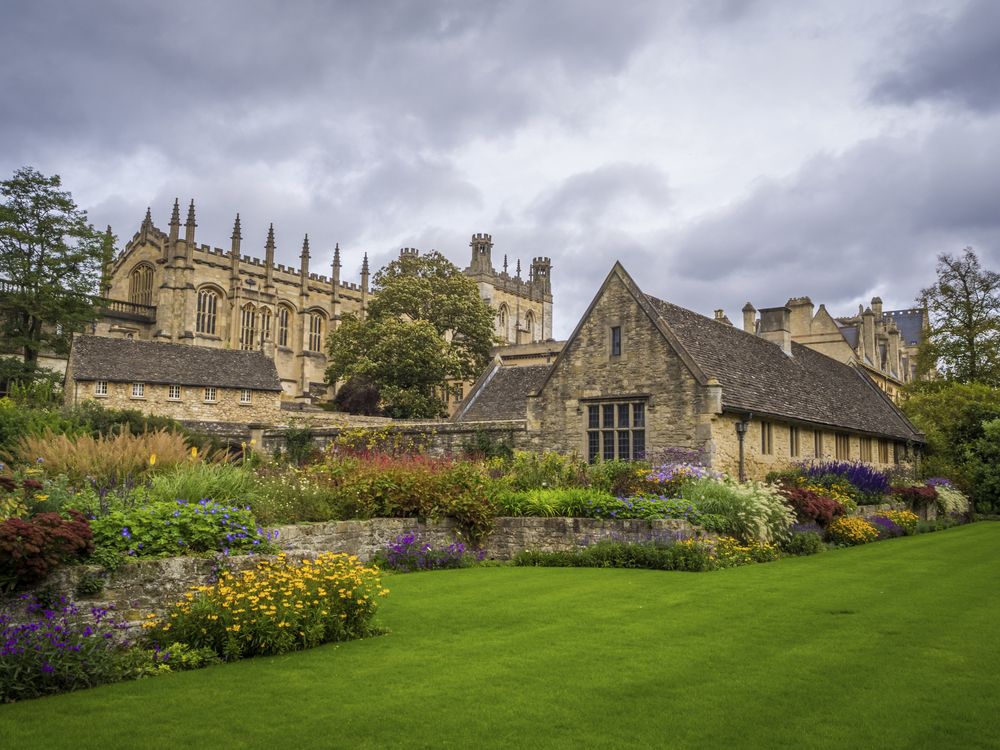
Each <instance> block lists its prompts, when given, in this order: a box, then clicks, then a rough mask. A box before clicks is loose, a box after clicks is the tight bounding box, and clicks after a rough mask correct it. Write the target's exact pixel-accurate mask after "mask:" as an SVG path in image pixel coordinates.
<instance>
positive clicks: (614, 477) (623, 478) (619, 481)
mask: <svg viewBox="0 0 1000 750" xmlns="http://www.w3.org/2000/svg"><path fill="white" fill-rule="evenodd" d="M649 468H650V467H649V464H647V463H645V462H643V461H636V462H632V461H620V460H618V459H615V460H613V461H600V462H598V463H596V464H593V465H592V466H589V467H587V470H588V474H589V477H590V483H591V485H590V486H591V487H593V488H594V489H597V490H601V491H603V492H607V493H608V494H609V495H614V496H616V497H627V496H629V495H632V494H633V493H635V492H636V491H637V490H638V489H639V486H640V484H641V483H642V479H643V477H645V476H646V474H648V473H649Z"/></svg>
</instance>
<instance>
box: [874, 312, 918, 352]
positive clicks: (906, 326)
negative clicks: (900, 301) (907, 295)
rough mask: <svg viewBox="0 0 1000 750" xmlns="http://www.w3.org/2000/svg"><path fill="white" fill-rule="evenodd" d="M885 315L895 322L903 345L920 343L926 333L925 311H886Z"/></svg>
mask: <svg viewBox="0 0 1000 750" xmlns="http://www.w3.org/2000/svg"><path fill="white" fill-rule="evenodd" d="M883 315H884V316H885V317H887V318H892V319H893V321H894V322H895V324H896V327H897V328H898V329H899V333H900V337H899V338H900V343H901V344H905V345H909V344H911V343H912V342H914V341H915V342H916V343H918V344H919V343H920V341H921V336H922V335H923V332H924V313H923V310H886V311H885V312H884V313H883Z"/></svg>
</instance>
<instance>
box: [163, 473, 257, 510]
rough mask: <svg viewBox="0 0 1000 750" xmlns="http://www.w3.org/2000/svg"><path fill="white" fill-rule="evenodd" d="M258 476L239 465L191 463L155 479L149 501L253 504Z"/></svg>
mask: <svg viewBox="0 0 1000 750" xmlns="http://www.w3.org/2000/svg"><path fill="white" fill-rule="evenodd" d="M257 491H258V489H257V478H256V476H255V475H254V473H253V472H252V471H250V470H249V469H248V468H245V467H243V466H238V465H236V464H206V463H195V464H192V463H188V464H186V465H184V464H182V465H180V466H179V467H178V468H177V470H175V471H173V472H170V473H168V474H161V475H159V476H157V477H155V478H154V479H153V484H152V487H150V489H149V494H148V498H149V502H150V503H151V504H152V503H164V502H167V503H169V502H173V501H175V500H185V501H187V502H188V503H197V502H199V501H200V500H204V499H206V498H210V499H211V500H214V501H215V502H217V503H220V504H222V505H250V504H252V502H253V499H254V496H255V495H256V493H257Z"/></svg>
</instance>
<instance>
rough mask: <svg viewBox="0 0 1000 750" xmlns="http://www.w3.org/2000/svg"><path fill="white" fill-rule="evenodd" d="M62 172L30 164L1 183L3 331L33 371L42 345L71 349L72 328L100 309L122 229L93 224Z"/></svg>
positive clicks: (9, 344)
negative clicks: (99, 300) (116, 233)
mask: <svg viewBox="0 0 1000 750" xmlns="http://www.w3.org/2000/svg"><path fill="white" fill-rule="evenodd" d="M60 186H61V181H60V179H59V177H58V175H57V176H54V177H45V176H43V175H42V174H40V173H39V172H37V171H35V170H34V169H31V168H30V167H24V168H22V169H19V170H17V171H16V172H15V173H14V177H13V178H12V179H10V180H5V181H3V182H0V195H3V198H4V202H3V204H0V269H2V271H0V276H3V286H4V288H3V289H2V290H0V335H2V337H3V339H4V341H3V346H4V348H5V349H7V350H8V351H16V350H19V349H20V350H22V351H23V352H24V360H25V365H26V368H25V374H26V375H29V376H30V373H31V371H33V370H34V369H35V366H36V364H37V361H38V354H39V352H41V351H48V350H51V351H55V352H56V353H58V354H63V355H65V354H68V353H69V346H70V342H71V340H72V334H73V333H76V332H80V331H83V330H85V328H86V325H87V324H88V323H91V322H93V321H94V320H95V319H96V318H97V317H98V313H97V312H96V310H95V307H94V303H95V302H96V299H97V296H98V295H99V294H100V293H101V291H102V290H101V285H102V282H103V275H104V269H105V267H106V264H107V262H108V261H110V259H111V255H112V253H113V248H114V240H115V238H114V236H113V235H112V234H111V233H110V228H109V230H108V232H107V233H102V232H99V231H97V230H96V229H94V227H93V225H91V224H88V223H87V213H86V212H85V211H80V210H79V209H77V207H76V204H75V203H74V202H73V198H72V197H71V196H70V194H69V193H68V192H64V191H62V190H60V189H59V188H60Z"/></svg>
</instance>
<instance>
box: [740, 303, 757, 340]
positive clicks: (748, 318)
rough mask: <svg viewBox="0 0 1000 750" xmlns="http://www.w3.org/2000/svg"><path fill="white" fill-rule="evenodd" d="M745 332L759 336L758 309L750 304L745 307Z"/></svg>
mask: <svg viewBox="0 0 1000 750" xmlns="http://www.w3.org/2000/svg"><path fill="white" fill-rule="evenodd" d="M743 330H744V331H746V332H747V333H752V334H753V335H754V336H756V335H757V308H755V307H754V306H753V305H751V304H750V303H749V302H747V303H746V304H745V305H744V306H743Z"/></svg>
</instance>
